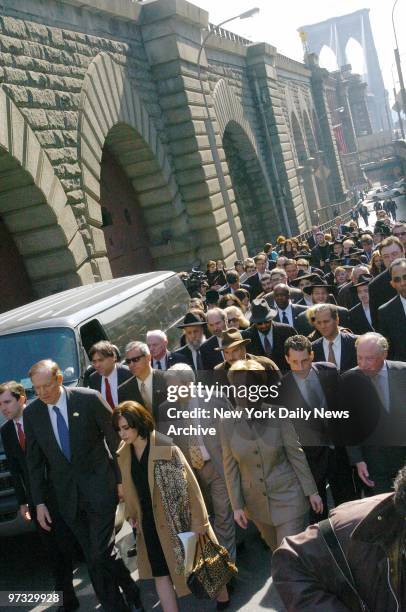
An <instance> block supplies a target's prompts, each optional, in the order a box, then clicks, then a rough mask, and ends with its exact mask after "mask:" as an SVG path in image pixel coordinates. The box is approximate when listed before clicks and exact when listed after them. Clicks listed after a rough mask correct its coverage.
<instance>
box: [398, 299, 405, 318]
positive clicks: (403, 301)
mask: <svg viewBox="0 0 406 612" xmlns="http://www.w3.org/2000/svg"><path fill="white" fill-rule="evenodd" d="M399 297H400V301H401V302H402V305H403V310H404V311H405V317H406V298H404V297H402V296H401V295H399Z"/></svg>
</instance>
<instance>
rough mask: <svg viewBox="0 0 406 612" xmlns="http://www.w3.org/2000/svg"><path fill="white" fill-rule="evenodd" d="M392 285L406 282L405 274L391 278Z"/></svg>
mask: <svg viewBox="0 0 406 612" xmlns="http://www.w3.org/2000/svg"><path fill="white" fill-rule="evenodd" d="M392 281H393V282H394V283H400V282H401V281H406V274H402V275H401V276H394V277H393V278H392Z"/></svg>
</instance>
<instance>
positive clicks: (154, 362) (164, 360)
mask: <svg viewBox="0 0 406 612" xmlns="http://www.w3.org/2000/svg"><path fill="white" fill-rule="evenodd" d="M167 358H168V353H165V355H164V356H163V357H161V359H153V360H152V367H153V368H154V370H167ZM158 363H160V364H161V367H160V368H158Z"/></svg>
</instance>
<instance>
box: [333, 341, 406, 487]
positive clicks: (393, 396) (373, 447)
mask: <svg viewBox="0 0 406 612" xmlns="http://www.w3.org/2000/svg"><path fill="white" fill-rule="evenodd" d="M355 346H356V351H357V363H358V365H357V367H355V368H353V369H352V370H349V371H348V372H345V373H344V374H343V375H342V376H341V382H340V394H339V395H340V402H341V407H342V409H343V410H348V411H349V415H350V419H349V421H348V427H347V428H346V440H345V441H343V443H346V444H347V447H348V453H349V457H350V461H351V463H352V465H355V466H356V468H357V472H358V476H359V478H360V479H361V481H362V483H363V485H364V488H365V491H366V493H367V495H377V494H379V493H386V492H389V491H390V490H391V489H392V484H393V479H394V477H395V475H396V473H397V471H398V470H399V469H400V468H401V467H402V465H404V463H405V461H406V446H404V444H405V440H406V410H405V401H404V398H405V396H406V363H404V362H402V361H389V360H388V359H387V356H388V341H387V340H386V338H384V336H382V335H381V334H378V333H376V332H368V333H366V334H364V335H362V336H359V337H358V338H357V341H356V344H355Z"/></svg>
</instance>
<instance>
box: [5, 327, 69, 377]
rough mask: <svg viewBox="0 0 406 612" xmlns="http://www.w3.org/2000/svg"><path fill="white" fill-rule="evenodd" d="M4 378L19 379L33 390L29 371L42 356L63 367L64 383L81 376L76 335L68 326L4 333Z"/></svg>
mask: <svg viewBox="0 0 406 612" xmlns="http://www.w3.org/2000/svg"><path fill="white" fill-rule="evenodd" d="M0 355H3V356H4V359H1V360H0V381H6V380H16V381H17V382H19V383H21V384H22V385H23V386H24V387H25V388H26V389H31V380H30V378H29V376H28V370H29V369H30V368H31V366H32V365H34V363H37V361H41V360H42V359H53V360H54V361H56V363H57V364H58V365H59V367H60V368H61V370H62V373H63V378H64V383H66V384H70V383H74V382H76V381H77V380H78V379H79V362H78V351H77V344H76V338H75V334H74V332H73V330H72V329H70V328H68V327H51V328H48V329H45V328H44V329H34V330H30V331H25V332H19V333H16V334H7V335H5V336H0ZM6 356H7V357H6Z"/></svg>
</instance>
